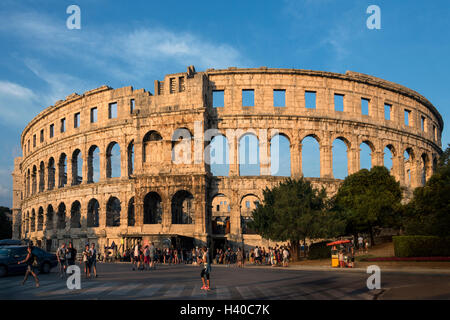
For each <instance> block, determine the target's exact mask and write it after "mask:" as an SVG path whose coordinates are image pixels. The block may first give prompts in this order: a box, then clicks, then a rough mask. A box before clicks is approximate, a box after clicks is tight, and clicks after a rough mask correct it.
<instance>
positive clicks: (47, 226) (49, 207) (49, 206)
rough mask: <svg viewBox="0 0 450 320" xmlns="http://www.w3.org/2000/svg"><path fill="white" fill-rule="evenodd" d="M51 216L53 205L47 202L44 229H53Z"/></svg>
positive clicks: (52, 214)
mask: <svg viewBox="0 0 450 320" xmlns="http://www.w3.org/2000/svg"><path fill="white" fill-rule="evenodd" d="M53 216H54V212H53V206H52V205H51V204H49V205H48V207H47V219H46V225H45V229H46V230H53V224H54V222H53Z"/></svg>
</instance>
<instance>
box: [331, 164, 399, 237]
mask: <svg viewBox="0 0 450 320" xmlns="http://www.w3.org/2000/svg"><path fill="white" fill-rule="evenodd" d="M401 199H402V190H401V187H400V183H399V182H397V181H395V178H394V177H393V176H391V175H390V173H389V171H388V169H386V168H385V167H381V166H376V167H373V168H372V169H371V170H370V171H369V170H367V169H363V170H360V171H358V172H356V173H354V174H352V175H349V176H347V178H345V180H344V183H343V184H342V186H341V187H340V188H339V190H338V192H337V194H336V197H335V199H334V206H335V207H334V210H336V211H338V212H339V215H340V216H341V217H342V219H344V220H345V221H346V233H347V234H353V235H356V234H357V233H358V232H368V233H369V234H370V239H371V241H372V243H374V237H373V229H374V227H399V226H400V223H401V220H400V218H399V213H400V210H401V207H402V206H401V203H400V202H401Z"/></svg>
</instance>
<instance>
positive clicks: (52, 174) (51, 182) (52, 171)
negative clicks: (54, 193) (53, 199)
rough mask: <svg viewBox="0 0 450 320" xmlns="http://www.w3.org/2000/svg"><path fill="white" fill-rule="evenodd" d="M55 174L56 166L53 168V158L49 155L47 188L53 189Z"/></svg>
mask: <svg viewBox="0 0 450 320" xmlns="http://www.w3.org/2000/svg"><path fill="white" fill-rule="evenodd" d="M55 174H56V168H55V159H53V157H51V158H50V159H48V165H47V188H48V190H53V189H54V188H55Z"/></svg>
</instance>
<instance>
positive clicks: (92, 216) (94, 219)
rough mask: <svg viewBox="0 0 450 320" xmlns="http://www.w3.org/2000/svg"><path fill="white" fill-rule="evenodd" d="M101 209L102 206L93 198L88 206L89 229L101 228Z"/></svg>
mask: <svg viewBox="0 0 450 320" xmlns="http://www.w3.org/2000/svg"><path fill="white" fill-rule="evenodd" d="M99 209H100V204H99V202H98V200H97V199H95V198H92V199H91V200H89V202H88V206H87V221H86V224H87V227H88V228H97V227H98V226H99V224H100V223H99Z"/></svg>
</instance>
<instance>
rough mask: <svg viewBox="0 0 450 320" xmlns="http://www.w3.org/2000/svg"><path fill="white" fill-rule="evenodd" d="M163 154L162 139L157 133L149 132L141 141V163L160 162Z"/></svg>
mask: <svg viewBox="0 0 450 320" xmlns="http://www.w3.org/2000/svg"><path fill="white" fill-rule="evenodd" d="M162 152H163V139H162V137H161V135H160V134H159V132H157V131H149V132H147V133H146V134H145V136H144V139H142V161H143V162H149V163H157V162H159V161H160V160H161V156H162V154H163V153H162Z"/></svg>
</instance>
